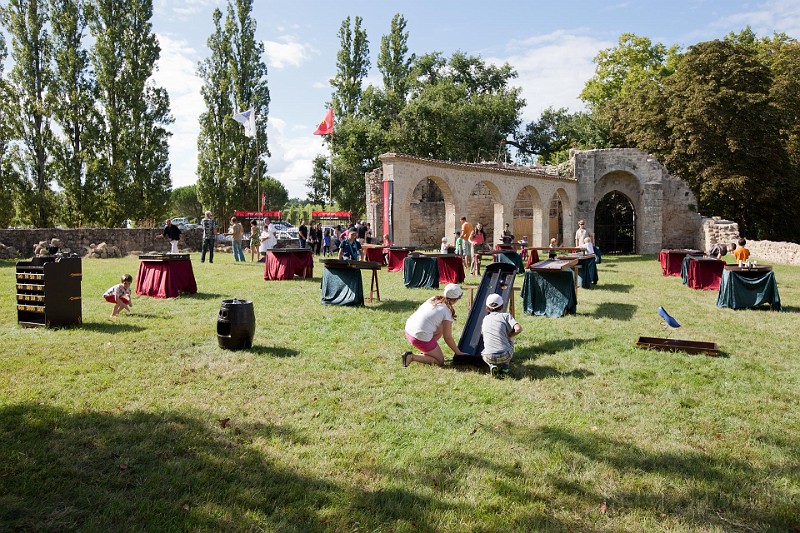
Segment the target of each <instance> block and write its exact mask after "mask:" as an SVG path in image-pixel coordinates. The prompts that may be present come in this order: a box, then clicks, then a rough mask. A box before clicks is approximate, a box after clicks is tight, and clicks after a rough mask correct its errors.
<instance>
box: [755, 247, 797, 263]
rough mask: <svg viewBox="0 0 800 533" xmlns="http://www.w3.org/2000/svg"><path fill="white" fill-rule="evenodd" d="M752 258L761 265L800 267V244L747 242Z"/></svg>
mask: <svg viewBox="0 0 800 533" xmlns="http://www.w3.org/2000/svg"><path fill="white" fill-rule="evenodd" d="M745 247H746V248H747V249H748V250H750V258H751V259H755V260H756V261H758V262H759V263H766V264H770V263H777V264H780V265H800V244H797V243H793V242H775V241H747V244H746V245H745Z"/></svg>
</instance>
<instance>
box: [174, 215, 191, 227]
mask: <svg viewBox="0 0 800 533" xmlns="http://www.w3.org/2000/svg"><path fill="white" fill-rule="evenodd" d="M188 222H189V219H188V218H186V217H175V218H173V219H172V223H173V224H174V225H176V226H178V227H179V228H180V229H183V228H184V227H186V224H188Z"/></svg>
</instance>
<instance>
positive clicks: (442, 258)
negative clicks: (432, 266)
mask: <svg viewBox="0 0 800 533" xmlns="http://www.w3.org/2000/svg"><path fill="white" fill-rule="evenodd" d="M425 256H426V257H435V258H436V262H437V263H438V264H439V283H463V282H464V278H465V277H466V276H465V275H464V258H463V257H462V256H460V255H456V254H442V253H438V254H425Z"/></svg>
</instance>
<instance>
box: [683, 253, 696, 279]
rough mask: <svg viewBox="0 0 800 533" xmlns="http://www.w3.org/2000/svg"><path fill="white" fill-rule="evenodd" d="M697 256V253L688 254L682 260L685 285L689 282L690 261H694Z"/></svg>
mask: <svg viewBox="0 0 800 533" xmlns="http://www.w3.org/2000/svg"><path fill="white" fill-rule="evenodd" d="M696 257H697V256H695V255H687V256H686V257H684V258H683V261H682V262H681V282H682V283H683V284H684V285H688V283H689V261H694V260H695V258H696Z"/></svg>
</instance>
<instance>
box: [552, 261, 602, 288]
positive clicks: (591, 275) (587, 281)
mask: <svg viewBox="0 0 800 533" xmlns="http://www.w3.org/2000/svg"><path fill="white" fill-rule="evenodd" d="M558 259H564V260H572V259H577V261H578V264H577V266H576V268H577V269H578V278H577V282H576V285H577V287H581V288H583V289H591V288H592V286H593V285H597V282H598V281H600V276H599V275H598V274H597V259H596V257H595V256H594V254H573V255H562V256H559V257H558Z"/></svg>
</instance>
